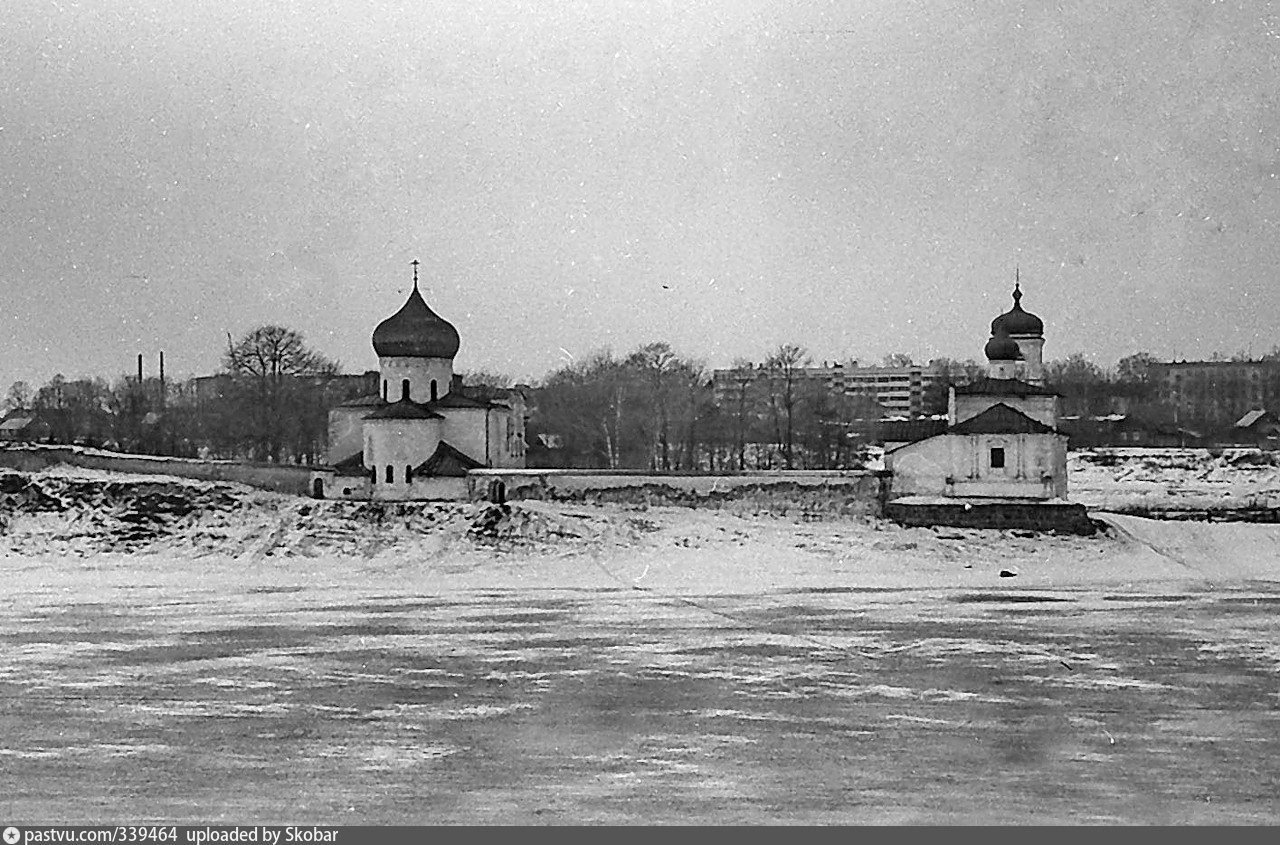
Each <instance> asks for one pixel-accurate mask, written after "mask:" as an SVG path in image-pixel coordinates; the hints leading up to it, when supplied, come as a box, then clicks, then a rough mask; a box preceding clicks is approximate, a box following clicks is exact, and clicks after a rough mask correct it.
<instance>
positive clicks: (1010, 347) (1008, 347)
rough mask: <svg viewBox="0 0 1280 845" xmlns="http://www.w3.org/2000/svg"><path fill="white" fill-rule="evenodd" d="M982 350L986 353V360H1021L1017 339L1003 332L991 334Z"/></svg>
mask: <svg viewBox="0 0 1280 845" xmlns="http://www.w3.org/2000/svg"><path fill="white" fill-rule="evenodd" d="M982 351H983V352H985V353H986V355H987V360H988V361H1021V360H1022V350H1021V349H1019V348H1018V341H1016V340H1014V339H1013V338H1011V337H1009V335H1007V334H1005V333H1003V332H1002V333H1000V334H996V335H993V336H992V337H991V340H988V341H987V345H986V346H985V347H984V348H983V350H982Z"/></svg>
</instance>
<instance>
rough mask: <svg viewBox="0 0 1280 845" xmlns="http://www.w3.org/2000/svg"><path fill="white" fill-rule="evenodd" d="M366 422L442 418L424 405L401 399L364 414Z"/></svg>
mask: <svg viewBox="0 0 1280 845" xmlns="http://www.w3.org/2000/svg"><path fill="white" fill-rule="evenodd" d="M364 418H365V419H366V420H442V419H444V417H442V416H440V415H439V414H437V413H436V412H435V411H433V410H431V409H430V408H428V407H427V406H426V405H422V404H419V403H418V402H414V401H412V400H411V399H401V400H400V401H399V402H393V403H391V404H390V405H385V406H383V407H381V408H378V409H377V410H376V411H374V412H373V413H372V414H365V415H364Z"/></svg>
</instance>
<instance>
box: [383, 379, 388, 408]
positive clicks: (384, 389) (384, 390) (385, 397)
mask: <svg viewBox="0 0 1280 845" xmlns="http://www.w3.org/2000/svg"><path fill="white" fill-rule="evenodd" d="M382 401H384V402H385V401H387V380H386V379H383V380H382Z"/></svg>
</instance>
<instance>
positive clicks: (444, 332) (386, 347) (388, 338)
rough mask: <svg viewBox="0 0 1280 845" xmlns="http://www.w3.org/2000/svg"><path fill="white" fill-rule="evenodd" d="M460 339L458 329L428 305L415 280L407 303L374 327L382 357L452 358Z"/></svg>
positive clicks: (378, 352) (456, 351) (374, 348)
mask: <svg viewBox="0 0 1280 845" xmlns="http://www.w3.org/2000/svg"><path fill="white" fill-rule="evenodd" d="M458 342H459V341H458V330H457V329H455V328H454V327H453V325H452V324H451V323H450V322H449V321H448V320H445V319H444V318H443V317H441V316H440V315H438V314H436V312H434V311H432V310H431V309H430V308H428V307H427V303H426V302H425V301H423V299H422V294H420V293H418V286H417V285H416V284H415V285H414V286H413V293H411V294H409V300H408V301H407V302H405V304H404V306H403V307H402V308H401V309H400V310H399V311H397V312H396V313H394V314H392V315H391V316H390V317H388V318H387V319H385V320H383V321H382V322H381V323H379V324H378V327H377V328H376V329H374V330H373V351H374V352H376V353H377V354H378V357H379V358H452V357H454V356H455V355H457V354H458Z"/></svg>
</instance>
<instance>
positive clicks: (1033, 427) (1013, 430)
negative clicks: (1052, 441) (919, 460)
mask: <svg viewBox="0 0 1280 845" xmlns="http://www.w3.org/2000/svg"><path fill="white" fill-rule="evenodd" d="M1055 433H1056V432H1055V431H1054V430H1053V428H1052V427H1051V426H1047V425H1045V424H1044V423H1042V422H1040V421H1039V420H1033V419H1032V418H1031V417H1029V416H1027V415H1026V414H1024V413H1022V412H1021V411H1019V410H1018V409H1017V408H1010V407H1009V406H1008V405H1006V404H1004V403H1003V402H999V403H997V404H995V405H992V406H991V407H990V408H987V410H985V411H983V412H982V413H981V414H978V415H977V416H974V417H970V418H969V419H967V420H965V421H964V422H962V423H957V424H956V425H953V426H952V427H951V428H950V429H948V430H947V434H1055Z"/></svg>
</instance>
